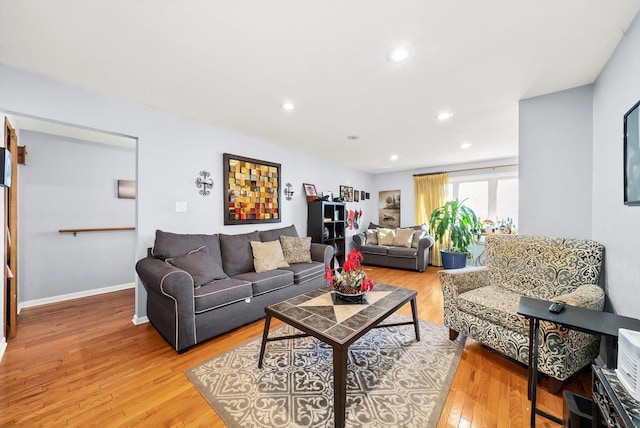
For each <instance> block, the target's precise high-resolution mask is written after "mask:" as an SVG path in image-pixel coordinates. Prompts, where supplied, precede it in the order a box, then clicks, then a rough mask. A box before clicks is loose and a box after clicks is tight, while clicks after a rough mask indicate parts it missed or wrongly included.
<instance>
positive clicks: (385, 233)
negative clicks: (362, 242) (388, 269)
mask: <svg viewBox="0 0 640 428" xmlns="http://www.w3.org/2000/svg"><path fill="white" fill-rule="evenodd" d="M376 230H377V231H378V245H393V241H394V239H395V237H396V230H395V229H387V228H385V227H381V228H380V229H376Z"/></svg>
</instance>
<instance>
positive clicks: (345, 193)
mask: <svg viewBox="0 0 640 428" xmlns="http://www.w3.org/2000/svg"><path fill="white" fill-rule="evenodd" d="M340 198H341V199H342V200H343V201H344V202H353V187H349V186H342V185H341V186H340Z"/></svg>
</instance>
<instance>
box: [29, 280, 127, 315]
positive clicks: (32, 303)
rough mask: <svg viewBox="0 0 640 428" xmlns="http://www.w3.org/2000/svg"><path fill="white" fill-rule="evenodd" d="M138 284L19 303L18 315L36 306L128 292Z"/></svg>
mask: <svg viewBox="0 0 640 428" xmlns="http://www.w3.org/2000/svg"><path fill="white" fill-rule="evenodd" d="M135 287H136V283H135V282H130V283H128V284H120V285H112V286H110V287H103V288H95V289H93V290H86V291H80V292H77V293H70V294H62V295H60V296H53V297H46V298H44V299H36V300H28V301H26V302H20V303H18V314H19V313H20V311H21V310H22V309H24V308H32V307H34V306H42V305H48V304H50V303H58V302H64V301H66V300H73V299H79V298H81V297H89V296H97V295H99V294H105V293H113V292H114V291H120V290H127V289H129V288H135Z"/></svg>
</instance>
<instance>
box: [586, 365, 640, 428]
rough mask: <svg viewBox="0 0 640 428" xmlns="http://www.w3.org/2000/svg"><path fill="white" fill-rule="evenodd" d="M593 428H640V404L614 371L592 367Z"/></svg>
mask: <svg viewBox="0 0 640 428" xmlns="http://www.w3.org/2000/svg"><path fill="white" fill-rule="evenodd" d="M593 401H594V403H595V405H594V406H593V426H594V427H599V426H601V424H604V425H606V426H609V427H625V428H633V427H640V402H638V401H637V400H635V399H634V398H633V397H632V396H631V395H630V394H629V393H628V392H627V390H626V389H625V387H624V386H623V385H622V384H621V383H620V381H619V380H618V376H617V375H616V372H615V370H612V369H605V368H601V367H598V366H593Z"/></svg>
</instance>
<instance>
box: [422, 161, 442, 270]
mask: <svg viewBox="0 0 640 428" xmlns="http://www.w3.org/2000/svg"><path fill="white" fill-rule="evenodd" d="M413 181H414V188H415V194H416V221H417V222H418V224H422V223H426V224H427V225H428V224H429V220H430V219H431V213H432V212H433V210H434V209H436V208H438V207H441V206H442V205H444V203H445V202H447V188H446V186H447V184H448V183H449V174H447V173H446V172H444V173H441V174H429V175H421V176H417V177H414V178H413ZM440 249H441V246H440V244H439V243H438V242H436V243H435V244H433V247H431V250H430V252H429V262H430V263H431V264H432V265H433V266H442V260H441V258H440Z"/></svg>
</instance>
